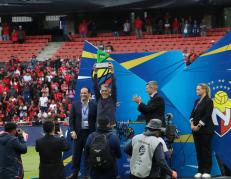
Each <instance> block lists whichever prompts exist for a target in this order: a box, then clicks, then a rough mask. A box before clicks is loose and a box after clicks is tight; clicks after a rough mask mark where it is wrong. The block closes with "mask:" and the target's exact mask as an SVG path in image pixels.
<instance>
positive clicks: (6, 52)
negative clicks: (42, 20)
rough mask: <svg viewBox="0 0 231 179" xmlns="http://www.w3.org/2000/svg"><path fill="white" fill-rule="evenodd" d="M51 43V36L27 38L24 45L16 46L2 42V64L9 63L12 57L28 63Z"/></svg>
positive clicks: (0, 47) (0, 44)
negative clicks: (14, 56)
mask: <svg viewBox="0 0 231 179" xmlns="http://www.w3.org/2000/svg"><path fill="white" fill-rule="evenodd" d="M49 41H51V35H45V36H27V37H26V42H25V43H23V44H14V43H13V42H12V41H0V51H1V54H0V62H7V61H8V60H9V59H10V57H11V56H12V55H16V56H17V58H18V59H20V61H28V60H29V59H30V58H31V56H32V55H36V56H37V55H38V54H39V53H40V52H41V51H42V50H43V49H44V47H45V46H46V45H47V44H48V42H49Z"/></svg>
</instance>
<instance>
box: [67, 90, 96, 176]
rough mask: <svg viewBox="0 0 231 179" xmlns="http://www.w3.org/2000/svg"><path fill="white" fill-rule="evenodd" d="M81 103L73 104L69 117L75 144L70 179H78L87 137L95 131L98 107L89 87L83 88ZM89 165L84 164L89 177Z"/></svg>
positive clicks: (85, 173)
mask: <svg viewBox="0 0 231 179" xmlns="http://www.w3.org/2000/svg"><path fill="white" fill-rule="evenodd" d="M80 99H81V100H80V101H77V102H75V103H73V105H72V109H71V112H70V117H69V125H70V130H71V137H72V139H73V141H74V143H73V158H72V171H73V173H72V175H71V176H69V177H68V178H69V179H77V178H78V173H79V171H80V163H81V156H82V151H83V148H84V146H85V143H86V140H87V137H88V135H89V134H90V133H92V132H94V131H95V128H96V116H97V107H96V104H95V103H94V102H93V101H92V100H89V99H90V91H89V89H88V88H87V87H83V88H82V89H81V91H80ZM87 168H88V167H87V164H86V162H84V173H83V175H84V176H86V177H87V175H88V173H87Z"/></svg>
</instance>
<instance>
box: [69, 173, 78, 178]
mask: <svg viewBox="0 0 231 179" xmlns="http://www.w3.org/2000/svg"><path fill="white" fill-rule="evenodd" d="M67 179H78V173H73V174H71V175H70V176H69V177H67Z"/></svg>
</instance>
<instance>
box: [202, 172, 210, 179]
mask: <svg viewBox="0 0 231 179" xmlns="http://www.w3.org/2000/svg"><path fill="white" fill-rule="evenodd" d="M201 177H202V178H211V175H210V174H208V173H204V174H203V175H202V176H201Z"/></svg>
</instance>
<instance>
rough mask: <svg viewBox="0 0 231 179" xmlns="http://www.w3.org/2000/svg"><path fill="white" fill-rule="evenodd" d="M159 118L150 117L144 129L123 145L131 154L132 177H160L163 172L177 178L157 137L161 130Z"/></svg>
mask: <svg viewBox="0 0 231 179" xmlns="http://www.w3.org/2000/svg"><path fill="white" fill-rule="evenodd" d="M161 126H162V122H161V120H159V119H151V120H150V121H149V123H148V124H147V125H146V131H145V132H144V133H143V134H138V135H136V136H135V137H133V138H132V140H131V141H130V142H128V143H127V144H126V146H125V149H124V150H125V153H127V154H128V155H129V156H131V160H130V169H131V175H132V179H141V178H145V179H162V178H163V177H162V175H163V174H162V173H161V170H162V171H163V172H164V174H167V175H169V176H171V177H172V178H177V173H176V172H175V171H173V170H172V169H170V167H169V166H168V164H167V162H166V160H165V154H164V150H163V144H164V142H163V141H162V139H161V138H160V137H159V136H160V133H161V130H162V127H161Z"/></svg>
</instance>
